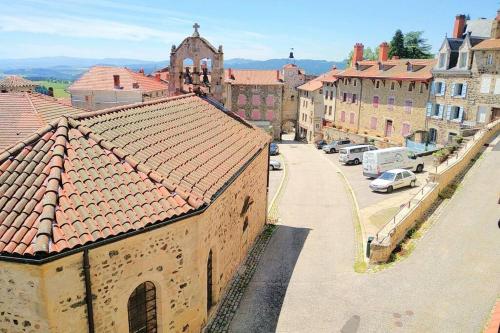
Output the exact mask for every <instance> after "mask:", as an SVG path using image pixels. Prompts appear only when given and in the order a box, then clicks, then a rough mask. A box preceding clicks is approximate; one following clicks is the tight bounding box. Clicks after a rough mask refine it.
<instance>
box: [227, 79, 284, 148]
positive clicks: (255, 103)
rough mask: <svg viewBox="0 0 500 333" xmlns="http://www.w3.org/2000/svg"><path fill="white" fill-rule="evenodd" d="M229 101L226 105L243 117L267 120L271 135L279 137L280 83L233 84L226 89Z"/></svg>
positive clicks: (280, 113) (280, 119)
mask: <svg viewBox="0 0 500 333" xmlns="http://www.w3.org/2000/svg"><path fill="white" fill-rule="evenodd" d="M227 91H228V92H229V93H230V95H231V101H230V102H229V103H227V107H228V108H229V109H230V110H231V111H233V112H235V113H237V114H238V115H239V116H241V117H242V118H244V119H247V120H254V121H262V120H265V121H269V122H270V123H271V125H272V126H273V133H274V135H273V137H274V139H279V138H280V134H281V125H282V109H283V86H282V85H258V86H253V85H235V84H231V88H230V89H228V90H227Z"/></svg>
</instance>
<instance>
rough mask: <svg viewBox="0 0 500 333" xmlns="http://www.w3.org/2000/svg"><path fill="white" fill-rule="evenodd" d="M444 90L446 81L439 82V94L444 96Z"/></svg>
mask: <svg viewBox="0 0 500 333" xmlns="http://www.w3.org/2000/svg"><path fill="white" fill-rule="evenodd" d="M445 91H446V83H444V82H441V91H440V92H439V94H440V95H441V96H444V93H445Z"/></svg>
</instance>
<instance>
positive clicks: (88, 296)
mask: <svg viewBox="0 0 500 333" xmlns="http://www.w3.org/2000/svg"><path fill="white" fill-rule="evenodd" d="M83 272H84V273H85V302H86V303H87V323H88V326H89V333H94V332H95V331H94V308H93V306H92V284H91V283H90V264H89V250H88V249H85V250H83Z"/></svg>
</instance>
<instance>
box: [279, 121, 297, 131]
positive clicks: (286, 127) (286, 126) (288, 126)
mask: <svg viewBox="0 0 500 333" xmlns="http://www.w3.org/2000/svg"><path fill="white" fill-rule="evenodd" d="M281 131H282V132H283V133H287V134H288V133H293V132H294V131H297V122H296V121H295V120H285V121H283V123H282V124H281Z"/></svg>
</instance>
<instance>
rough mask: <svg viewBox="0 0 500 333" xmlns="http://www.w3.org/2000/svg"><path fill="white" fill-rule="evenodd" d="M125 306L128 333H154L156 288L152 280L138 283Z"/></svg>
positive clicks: (155, 329)
mask: <svg viewBox="0 0 500 333" xmlns="http://www.w3.org/2000/svg"><path fill="white" fill-rule="evenodd" d="M127 307H128V327H129V332H130V333H156V331H157V328H156V288H155V285H154V284H153V283H152V282H149V281H146V282H144V283H142V284H140V285H138V286H137V288H135V290H134V291H133V292H132V294H131V295H130V297H129V299H128V306H127Z"/></svg>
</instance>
